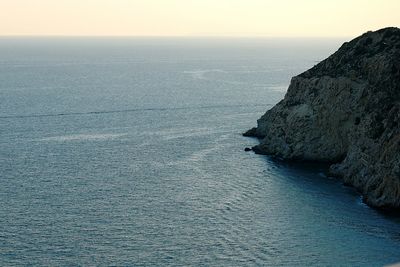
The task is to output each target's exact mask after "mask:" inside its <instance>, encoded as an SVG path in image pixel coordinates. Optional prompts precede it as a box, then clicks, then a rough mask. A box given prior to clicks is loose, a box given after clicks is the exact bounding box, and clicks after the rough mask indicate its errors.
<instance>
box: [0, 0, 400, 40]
mask: <svg viewBox="0 0 400 267" xmlns="http://www.w3.org/2000/svg"><path fill="white" fill-rule="evenodd" d="M399 14H400V1H399V0H380V1H378V0H370V1H365V0H335V1H330V0H329V1H328V0H279V1H278V0H275V1H270V0H1V1H0V22H1V23H0V35H2V36H4V35H61V36H70V35H73V36H81V35H83V36H86V35H87V36H234V37H236V36H237V37H240V36H266V37H343V36H354V35H358V34H360V33H363V32H365V31H368V30H376V29H379V28H382V27H387V26H397V27H399V26H400V15H399Z"/></svg>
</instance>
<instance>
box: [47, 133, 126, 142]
mask: <svg viewBox="0 0 400 267" xmlns="http://www.w3.org/2000/svg"><path fill="white" fill-rule="evenodd" d="M125 135H126V134H72V135H62V136H52V137H46V138H42V139H40V140H39V141H54V142H66V141H83V140H107V139H115V138H119V137H122V136H125Z"/></svg>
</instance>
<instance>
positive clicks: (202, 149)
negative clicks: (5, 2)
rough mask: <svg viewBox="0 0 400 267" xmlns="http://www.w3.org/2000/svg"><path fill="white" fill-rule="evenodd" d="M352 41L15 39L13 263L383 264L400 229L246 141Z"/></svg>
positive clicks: (3, 81)
mask: <svg viewBox="0 0 400 267" xmlns="http://www.w3.org/2000/svg"><path fill="white" fill-rule="evenodd" d="M339 45H340V41H339V40H283V39H282V40H267V39H264V40H262V39H208V40H207V39H173V38H172V39H155V38H153V39H151V38H150V39H116V38H114V39H101V38H98V39H87V38H81V39H79V38H77V39H76V38H75V39H72V38H60V39H45V38H42V39H26V38H25V39H24V38H19V39H18V38H17V39H10V38H3V39H0V176H1V177H0V199H1V201H0V265H2V266H12V265H47V266H49V265H50V266H56V265H68V266H69V265H129V266H260V265H264V266H273V265H282V266H310V265H311V266H312V265H315V266H382V265H384V264H388V263H393V262H397V261H400V222H398V220H397V219H396V218H392V217H387V216H385V215H383V214H380V213H378V212H377V211H375V210H373V209H370V208H368V207H367V206H365V205H363V204H362V202H361V201H360V197H359V195H358V194H357V193H356V192H354V191H353V190H352V189H351V188H348V187H344V186H342V185H341V183H340V182H339V181H336V180H333V179H329V178H327V177H325V176H324V175H323V170H324V169H323V167H322V166H307V165H290V164H285V163H282V162H276V161H272V160H271V159H269V158H267V157H265V156H259V155H254V154H253V153H245V152H244V151H243V149H244V147H246V146H252V145H254V144H256V143H257V140H254V139H250V138H244V137H242V136H241V134H240V133H241V132H243V131H245V130H247V129H248V128H250V127H252V126H254V125H255V124H256V120H257V119H258V118H259V117H260V116H261V115H262V114H263V113H264V112H265V110H267V109H268V108H270V107H271V105H273V104H275V103H277V102H278V101H279V100H280V99H281V98H282V97H283V95H284V93H285V91H286V88H287V86H288V84H289V82H290V77H291V76H293V75H295V74H298V73H300V72H302V71H304V70H306V69H307V68H309V67H311V66H313V65H314V64H316V62H317V61H319V60H321V59H323V58H325V57H326V56H328V55H329V54H331V53H332V52H334V50H335V49H336V48H337V47H338V46H339Z"/></svg>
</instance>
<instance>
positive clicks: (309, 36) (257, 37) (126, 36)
mask: <svg viewBox="0 0 400 267" xmlns="http://www.w3.org/2000/svg"><path fill="white" fill-rule="evenodd" d="M360 35H361V34H360ZM357 36H359V35H356V36H346V35H342V36H339V35H338V36H311V35H304V36H301V35H298V36H273V35H80V34H77V35H72V34H71V35H69V34H68V35H67V34H65V35H64V34H60V35H57V34H48V35H47V34H10V35H0V38H27V37H31V38H188V39H189V38H215V39H218V38H230V39H235V38H238V39H239V38H240V39H245V38H249V39H302V38H303V39H340V38H355V37H357Z"/></svg>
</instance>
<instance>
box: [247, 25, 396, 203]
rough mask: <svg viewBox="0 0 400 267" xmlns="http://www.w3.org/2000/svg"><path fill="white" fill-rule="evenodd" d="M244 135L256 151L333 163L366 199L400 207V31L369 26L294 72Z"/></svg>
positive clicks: (341, 174) (331, 169)
mask: <svg viewBox="0 0 400 267" xmlns="http://www.w3.org/2000/svg"><path fill="white" fill-rule="evenodd" d="M257 122H258V126H257V128H253V129H251V130H249V131H248V132H246V133H245V134H244V135H246V136H257V137H259V138H262V141H261V143H260V145H258V146H256V147H254V148H253V150H254V151H256V152H259V153H264V154H269V155H274V156H278V157H281V158H283V159H287V160H309V161H323V162H329V163H332V165H331V167H330V172H331V173H332V174H333V175H336V176H340V177H342V178H343V180H344V182H345V183H347V184H351V185H353V186H355V187H356V188H357V189H358V190H360V192H361V193H362V194H363V196H364V200H365V202H366V203H367V204H369V205H371V206H374V207H379V208H400V29H398V28H385V29H382V30H378V31H375V32H367V33H365V34H363V35H362V36H360V37H357V38H355V39H354V40H352V41H350V42H347V43H344V44H343V45H342V47H340V49H339V50H338V51H337V52H336V53H334V54H333V55H331V56H330V57H329V58H327V59H325V60H324V61H322V62H320V63H319V64H318V65H316V66H314V67H313V68H311V69H310V70H307V71H306V72H304V73H302V74H300V75H298V76H296V77H294V78H292V81H291V84H290V86H289V88H288V91H287V93H286V95H285V98H284V99H283V100H282V101H280V102H279V103H278V104H277V105H276V106H274V107H273V108H272V109H271V110H269V111H267V112H266V113H265V115H263V116H262V117H261V118H260V119H259V120H258V121H257Z"/></svg>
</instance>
